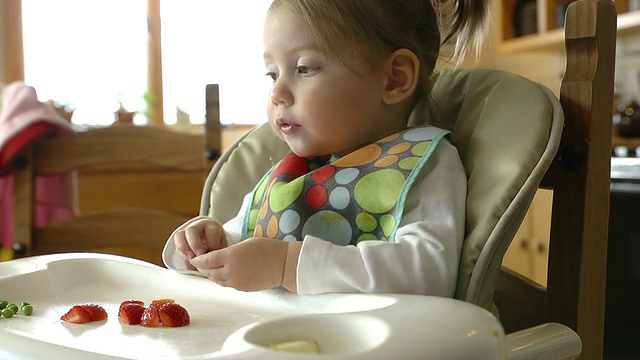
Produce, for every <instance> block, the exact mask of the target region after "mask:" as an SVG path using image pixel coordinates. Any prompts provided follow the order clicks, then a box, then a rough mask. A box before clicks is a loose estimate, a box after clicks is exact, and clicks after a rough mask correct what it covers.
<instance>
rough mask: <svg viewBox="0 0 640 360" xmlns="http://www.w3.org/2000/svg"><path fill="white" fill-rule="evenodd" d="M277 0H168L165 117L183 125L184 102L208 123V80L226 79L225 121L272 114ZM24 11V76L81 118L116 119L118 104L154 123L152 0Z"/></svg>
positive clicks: (33, 3) (25, 4)
mask: <svg viewBox="0 0 640 360" xmlns="http://www.w3.org/2000/svg"><path fill="white" fill-rule="evenodd" d="M270 3H271V0H250V1H249V0H244V1H237V0H234V1H223V0H189V1H175V0H161V2H160V10H161V13H160V16H161V22H162V23H161V26H162V34H161V36H162V40H161V41H162V81H163V87H162V89H163V101H164V104H163V105H164V106H163V109H164V110H163V117H164V121H165V123H168V124H173V123H176V119H177V115H176V114H177V109H178V108H179V109H180V110H181V111H183V112H184V113H186V114H188V115H189V117H190V121H191V122H192V123H196V124H198V123H203V122H204V108H205V100H204V92H205V85H206V84H209V83H216V84H219V86H220V104H221V105H220V117H221V122H223V123H227V124H229V123H241V124H252V123H261V122H264V121H266V115H265V103H266V99H267V93H268V89H269V85H270V82H269V81H268V79H267V78H266V77H265V76H263V75H264V73H265V70H264V63H263V60H262V26H263V22H264V18H265V15H266V12H267V9H268V6H269V4H270ZM96 14H100V16H96ZM22 15H23V21H22V22H23V40H24V62H25V64H24V67H25V81H26V82H27V83H28V84H29V85H32V86H34V87H35V88H36V90H37V91H38V96H39V98H40V100H43V101H44V100H54V101H56V102H58V103H60V104H66V105H68V106H69V107H70V108H72V109H74V110H75V111H74V115H73V121H74V123H78V124H90V125H108V124H111V123H112V122H113V119H114V115H113V113H114V112H115V111H116V110H117V109H118V106H119V104H122V105H123V106H124V107H125V108H126V109H127V110H129V111H136V112H139V114H138V115H136V118H135V122H136V123H145V122H146V121H147V119H146V118H145V116H144V110H145V108H146V103H145V98H146V96H148V95H149V94H147V74H148V71H147V68H148V58H147V52H148V38H147V36H148V35H147V1H146V0H92V1H86V0H22ZM151 96H153V94H151Z"/></svg>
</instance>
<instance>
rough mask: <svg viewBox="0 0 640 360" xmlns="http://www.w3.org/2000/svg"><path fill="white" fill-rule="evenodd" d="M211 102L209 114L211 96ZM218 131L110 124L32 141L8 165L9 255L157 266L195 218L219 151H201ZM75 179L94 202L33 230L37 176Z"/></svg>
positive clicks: (217, 139)
mask: <svg viewBox="0 0 640 360" xmlns="http://www.w3.org/2000/svg"><path fill="white" fill-rule="evenodd" d="M211 96H212V98H211V99H210V101H211V105H210V106H209V109H210V110H211V109H213V107H215V106H217V92H214V93H212V95H211ZM210 121H219V119H218V118H212V119H208V121H207V122H210ZM216 129H218V131H219V125H216V124H207V125H206V126H205V132H204V133H187V132H178V131H175V130H172V129H170V128H166V127H160V126H135V125H114V126H110V127H101V128H89V129H87V130H83V131H77V132H74V133H70V134H66V135H62V136H59V137H53V138H44V139H41V140H40V141H37V142H36V143H34V144H33V145H32V146H30V147H29V148H28V149H27V151H26V153H25V154H24V155H23V156H22V157H21V158H19V159H18V160H17V161H16V162H15V165H14V172H13V175H14V219H15V220H14V239H15V244H14V248H15V249H16V251H15V255H16V256H17V257H21V256H29V255H40V254H49V253H62V252H77V251H91V252H100V253H110V254H117V255H124V256H128V257H133V258H137V259H141V260H146V261H149V262H152V263H155V264H158V265H161V266H162V260H161V252H162V248H163V246H164V244H165V242H166V240H167V238H168V237H169V235H170V234H171V232H172V231H173V230H174V229H175V228H176V227H178V226H179V225H180V224H182V223H183V222H184V221H186V220H188V219H189V218H192V217H194V216H196V215H197V214H198V201H199V197H200V190H201V187H202V184H203V183H204V179H205V178H206V175H207V173H208V172H209V169H210V168H211V164H212V163H213V161H214V160H215V156H211V154H212V153H217V152H218V151H212V150H211V149H210V148H209V147H207V146H208V145H209V146H215V145H216V144H219V143H220V134H219V132H217V133H216V132H214V131H215V130H216ZM74 172H75V174H77V179H78V184H77V185H78V189H80V191H79V194H80V196H82V195H88V194H90V193H94V194H96V193H98V194H100V196H99V197H98V198H97V199H95V200H93V201H91V203H90V204H89V205H87V206H85V208H86V209H87V210H86V211H81V213H80V216H78V217H76V218H74V219H71V220H68V221H63V222H58V223H54V224H51V225H49V226H46V227H36V226H35V221H34V219H35V218H34V214H35V212H34V207H35V200H36V199H35V196H34V194H35V182H34V181H35V179H36V177H38V176H46V175H52V174H69V173H74ZM105 178H106V179H108V180H105ZM96 179H98V180H96ZM127 186H128V187H127ZM159 186H160V190H159ZM191 194H193V195H191ZM185 197H186V198H191V199H192V200H193V201H192V203H191V204H189V203H188V202H187V201H186V200H185V199H184V198H185ZM79 201H80V203H81V204H82V203H83V199H82V198H80V199H79ZM81 210H83V209H82V207H81Z"/></svg>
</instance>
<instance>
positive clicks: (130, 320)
mask: <svg viewBox="0 0 640 360" xmlns="http://www.w3.org/2000/svg"><path fill="white" fill-rule="evenodd" d="M144 311H145V307H144V305H141V304H139V303H126V304H125V303H122V304H121V305H120V310H119V311H118V318H119V319H120V321H121V322H122V323H123V324H127V325H139V324H140V322H141V320H142V314H143V313H144Z"/></svg>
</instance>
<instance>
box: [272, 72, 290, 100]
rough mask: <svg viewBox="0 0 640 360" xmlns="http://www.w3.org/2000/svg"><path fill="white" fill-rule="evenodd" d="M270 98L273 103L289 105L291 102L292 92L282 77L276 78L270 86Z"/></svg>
mask: <svg viewBox="0 0 640 360" xmlns="http://www.w3.org/2000/svg"><path fill="white" fill-rule="evenodd" d="M270 98H271V102H272V103H273V104H274V105H280V104H282V105H286V106H291V105H292V104H293V94H292V92H291V90H290V89H289V86H288V85H287V84H286V82H285V81H282V78H280V79H278V80H276V82H275V83H274V84H273V86H272V87H271V94H270Z"/></svg>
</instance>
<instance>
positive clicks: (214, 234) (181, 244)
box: [172, 218, 227, 261]
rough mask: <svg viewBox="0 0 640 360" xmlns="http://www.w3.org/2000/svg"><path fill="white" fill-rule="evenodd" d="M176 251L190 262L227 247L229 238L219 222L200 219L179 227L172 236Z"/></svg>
mask: <svg viewBox="0 0 640 360" xmlns="http://www.w3.org/2000/svg"><path fill="white" fill-rule="evenodd" d="M172 241H173V243H174V245H175V247H176V251H177V252H178V254H179V255H180V257H182V258H183V259H185V260H187V261H189V260H191V259H193V258H194V257H196V256H199V255H202V254H206V253H208V252H209V251H213V250H218V249H222V248H225V247H227V237H226V235H225V232H224V229H223V228H222V225H220V223H219V222H217V221H216V220H213V219H206V218H205V219H199V220H195V221H193V222H188V223H185V224H183V225H181V226H180V227H178V228H177V229H176V230H175V231H174V232H173V234H172Z"/></svg>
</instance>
